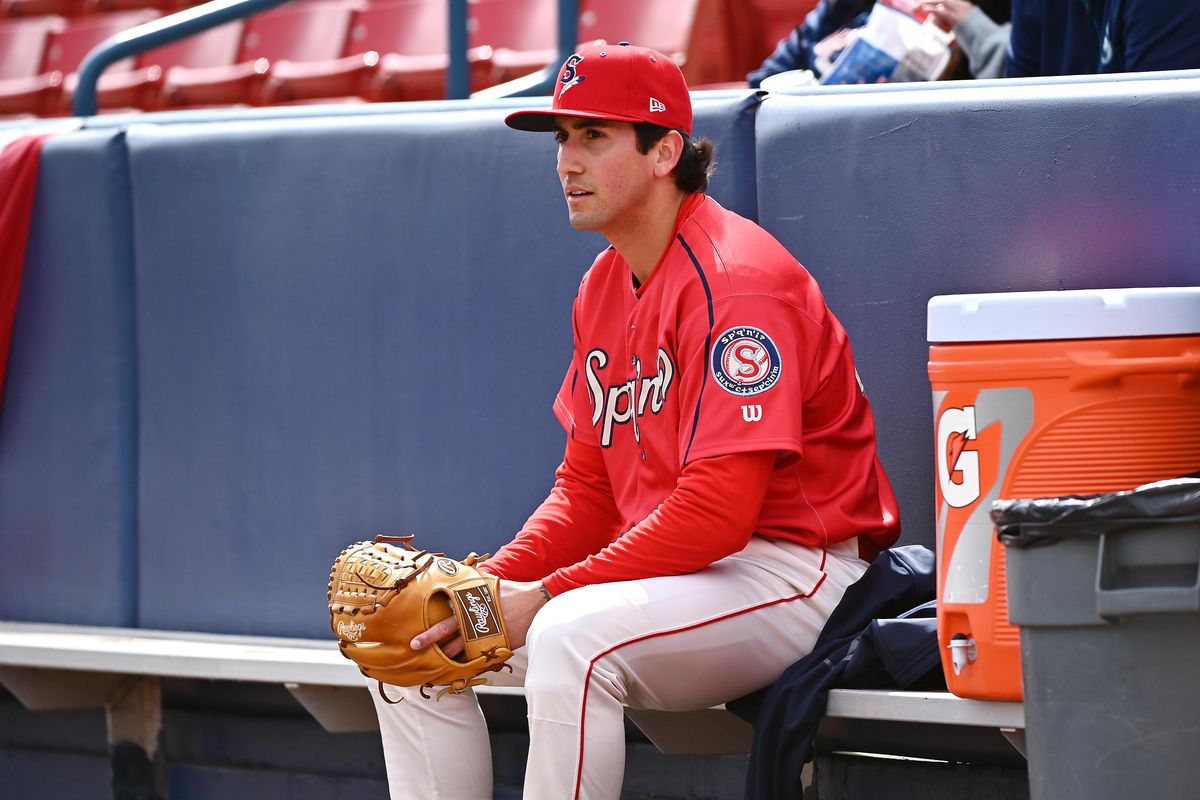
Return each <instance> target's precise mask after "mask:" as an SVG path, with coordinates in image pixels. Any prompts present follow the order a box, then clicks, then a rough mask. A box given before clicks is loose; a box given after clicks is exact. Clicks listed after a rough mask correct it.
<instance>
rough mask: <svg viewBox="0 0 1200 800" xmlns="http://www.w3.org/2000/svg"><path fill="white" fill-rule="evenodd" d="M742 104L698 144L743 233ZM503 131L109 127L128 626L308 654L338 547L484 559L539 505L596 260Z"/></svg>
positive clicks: (323, 123) (546, 177)
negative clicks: (399, 540) (133, 371)
mask: <svg viewBox="0 0 1200 800" xmlns="http://www.w3.org/2000/svg"><path fill="white" fill-rule="evenodd" d="M752 104H753V101H748V100H747V99H746V98H744V97H743V98H738V99H736V100H722V101H713V102H712V103H707V104H705V105H704V107H703V108H701V109H700V114H699V115H698V116H699V124H698V126H697V133H707V134H709V135H712V136H714V137H716V138H718V139H719V140H721V143H722V144H728V145H729V147H728V152H729V154H730V158H729V160H728V161H727V162H726V164H725V169H724V170H723V172H722V174H721V177H720V182H718V183H715V184H714V187H713V188H714V192H715V193H716V194H717V196H718V197H719V198H721V199H724V200H725V202H727V203H728V204H729V205H731V206H732V207H735V208H740V209H742V210H744V211H747V212H752V211H753V201H754V195H753V192H752V186H753V180H752V175H753V173H752V165H753V156H754V148H753V140H752V134H753V131H752V121H753V116H752ZM502 118H503V114H502V113H501V112H497V111H443V112H441V113H438V114H421V113H412V114H404V115H398V116H395V117H370V118H365V117H364V118H357V119H353V118H347V119H340V120H337V119H326V120H307V121H291V122H287V123H273V122H270V121H267V122H253V123H250V122H246V123H236V122H234V123H213V124H205V125H173V126H169V127H154V126H139V127H137V128H134V129H132V130H131V131H130V133H129V149H130V162H131V172H132V176H133V185H134V191H133V211H134V220H135V226H134V227H135V242H136V253H137V263H136V275H137V326H138V358H139V402H140V414H141V415H140V429H139V458H140V467H141V469H140V479H139V506H138V508H139V522H140V529H141V549H140V555H139V558H140V562H141V565H142V568H143V569H142V578H141V584H140V586H141V596H140V623H141V624H142V625H144V626H146V627H157V628H183V629H190V630H204V631H222V632H232V633H254V634H278V635H297V636H325V635H327V632H328V630H327V624H328V623H327V612H326V610H325V602H324V596H323V592H324V586H325V582H326V579H327V577H328V570H329V566H330V564H331V562H332V560H333V558H334V557H335V556H336V555H337V552H338V550H339V549H340V548H341V547H343V546H344V545H346V544H348V543H349V542H350V541H352V540H353V539H354V538H356V537H364V536H367V535H370V534H373V533H375V532H380V531H382V532H389V533H403V532H409V531H412V532H416V533H418V534H419V535H420V540H419V541H420V544H422V545H423V546H426V547H431V548H434V549H438V550H444V551H446V552H448V553H451V554H454V555H460V556H461V555H465V554H466V552H467V551H468V550H471V549H475V550H479V551H483V550H491V549H494V548H496V547H498V546H499V545H500V544H502V543H503V542H504V541H506V540H507V538H508V537H509V536H510V535H511V534H512V532H513V531H515V530H516V529H517V528H518V527H519V526H520V524H521V523H522V522H523V521H524V519H525V517H526V516H527V514H528V513H529V512H530V511H531V510H532V509H533V508H534V507H535V506H536V504H537V503H538V502H539V501H540V499H541V498H542V497H544V496H545V493H546V492H547V491H548V489H549V487H550V485H551V483H552V480H553V468H554V467H555V466H556V464H557V463H558V460H559V458H560V456H561V453H562V446H563V441H564V440H563V435H562V431H561V429H560V428H559V426H558V423H557V422H556V421H555V419H554V417H553V415H552V413H551V410H550V406H551V401H552V399H553V396H554V393H555V391H556V390H557V388H558V385H559V383H560V381H561V379H562V376H563V373H564V371H565V369H566V366H567V362H568V360H569V355H570V307H571V301H572V299H573V297H574V292H575V289H576V286H577V285H578V282H579V278H580V277H581V275H582V274H583V272H584V270H585V269H586V267H587V266H588V265H589V264H590V263H591V260H592V258H593V257H594V255H595V254H596V252H598V251H599V250H600V249H602V248H603V247H604V246H605V242H604V241H603V239H602V238H600V237H599V236H597V235H595V234H580V233H577V232H575V231H573V230H571V229H570V227H569V226H568V224H567V221H566V213H565V207H564V204H563V200H562V195H561V191H560V189H559V186H558V183H557V179H556V177H555V173H554V145H553V141H552V139H551V137H549V136H548V135H545V136H538V135H532V134H524V133H518V132H515V131H511V130H509V129H508V128H506V127H504V125H503V123H502ZM739 167H740V168H741V169H742V173H741V174H739V172H738V169H739ZM250 585H254V586H256V590H255V595H256V599H255V602H254V603H248V602H246V599H245V595H244V594H243V593H242V591H241V590H242V589H243V588H244V587H245V586H250Z"/></svg>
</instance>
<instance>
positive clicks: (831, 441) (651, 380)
mask: <svg viewBox="0 0 1200 800" xmlns="http://www.w3.org/2000/svg"><path fill="white" fill-rule="evenodd" d="M573 327H574V334H575V347H574V357H573V360H572V364H571V366H570V369H569V370H568V372H567V375H566V379H565V380H564V381H563V385H562V388H561V389H560V391H559V394H558V397H557V398H556V400H555V404H554V409H555V413H556V415H557V416H558V418H559V420H560V422H561V423H562V424H563V426H564V427H565V428H566V430H567V433H568V434H569V435H570V436H571V437H573V438H575V439H576V440H578V441H579V442H581V443H583V444H588V445H593V446H596V447H599V448H601V452H602V454H603V460H604V467H605V471H606V472H607V475H608V479H609V483H610V486H611V492H612V497H613V501H614V503H615V505H616V509H617V512H618V515H619V517H620V518H621V519H622V521H623V525H624V528H623V530H628V529H629V528H632V527H634V526H635V525H637V524H638V523H639V522H641V521H642V520H643V519H645V518H646V517H647V515H649V514H650V513H651V512H652V511H654V510H655V509H656V508H657V507H658V506H659V504H661V503H662V502H663V501H664V500H665V499H666V498H667V497H668V496H669V495H670V494H671V492H672V491H673V490H674V489H675V487H676V484H677V482H678V480H679V477H680V472H681V470H682V469H683V467H684V465H686V464H688V463H690V462H692V461H695V460H696V459H701V458H706V457H710V456H719V455H726V454H731V453H739V452H746V451H763V450H769V451H776V452H777V453H778V456H777V458H776V461H775V466H774V469H773V471H772V474H771V476H770V479H769V482H768V486H767V492H766V497H765V499H764V501H763V504H762V508H761V512H760V514H759V516H758V522H757V524H756V526H755V528H754V530H755V532H756V533H758V534H761V535H765V536H771V537H777V538H782V539H790V540H793V541H797V542H800V543H802V544H805V545H809V546H813V547H821V546H823V545H826V544H830V543H835V542H840V541H844V540H846V539H850V538H853V537H855V536H863V537H864V538H865V539H867V540H870V541H871V542H873V543H874V545H875V546H876V547H887V546H889V545H890V544H892V543H893V542H894V541H895V540H896V538H897V537H898V535H899V517H898V512H897V507H896V501H895V496H894V494H893V493H892V489H891V486H890V485H889V484H888V481H887V478H886V476H885V475H884V473H883V470H882V468H881V466H880V464H879V461H878V459H877V457H876V450H875V427H874V422H873V418H872V414H871V409H870V405H869V403H868V402H867V398H866V396H865V395H864V394H863V391H862V386H861V384H860V383H859V380H858V376H857V373H856V372H855V369H854V363H853V357H852V354H851V350H850V343H849V341H847V338H846V332H845V330H844V329H843V328H842V326H841V323H839V322H838V320H837V319H836V318H835V317H834V316H833V314H832V313H831V312H830V311H829V309H827V308H826V307H825V302H824V300H823V298H822V296H821V292H820V290H819V288H818V286H817V283H816V281H815V280H813V278H812V276H811V275H809V274H808V272H807V271H806V270H805V269H804V268H803V267H802V266H801V265H800V264H799V263H797V261H796V260H795V259H794V258H793V257H792V256H791V254H789V253H788V252H787V250H786V249H785V248H784V247H783V246H782V245H781V244H779V242H777V241H776V240H775V239H774V238H773V237H772V236H771V235H770V234H768V233H767V232H766V231H765V230H763V229H762V228H760V227H759V226H758V225H756V224H755V223H753V222H751V221H749V220H747V219H744V218H742V217H740V216H738V215H736V214H734V213H732V212H730V211H727V210H725V209H724V208H722V207H721V206H720V205H719V204H717V202H716V201H714V200H712V199H711V198H708V197H706V196H704V195H692V196H691V197H689V198H688V199H687V200H686V201H685V202H684V204H683V207H682V208H681V209H680V213H679V218H678V221H677V223H676V231H675V236H674V238H673V240H672V241H671V244H670V245H669V246H668V248H667V250H666V252H665V253H664V254H663V257H662V259H661V260H660V262H659V264H658V265H657V267H656V268H655V269H654V271H653V272H652V273H651V275H650V277H649V278H648V279H647V280H646V282H645V283H644V284H642V285H641V286H635V285H634V283H633V280H632V272H631V271H630V268H629V265H628V264H627V263H626V262H625V260H624V259H623V258H622V257H621V255H620V254H619V253H618V252H617V251H616V250H615V249H612V248H609V249H608V250H606V251H604V252H603V253H601V254H600V255H599V256H598V257H597V259H596V261H595V263H594V264H593V265H592V268H591V269H590V270H589V271H588V273H587V274H586V275H585V276H584V278H583V281H582V283H581V284H580V287H579V293H578V296H577V297H576V300H575V306H574V312H573ZM738 488H739V487H737V486H730V487H728V491H729V492H730V493H736V492H738Z"/></svg>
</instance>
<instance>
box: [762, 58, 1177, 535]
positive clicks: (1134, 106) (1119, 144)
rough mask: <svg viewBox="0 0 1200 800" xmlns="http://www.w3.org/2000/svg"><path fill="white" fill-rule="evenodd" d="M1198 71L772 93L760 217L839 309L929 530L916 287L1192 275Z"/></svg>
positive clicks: (886, 449)
mask: <svg viewBox="0 0 1200 800" xmlns="http://www.w3.org/2000/svg"><path fill="white" fill-rule="evenodd" d="M1198 135H1200V79H1196V78H1192V79H1184V80H1151V79H1143V80H1139V81H1132V82H1106V83H1095V84H1080V83H1074V84H1070V85H1055V84H1049V85H1046V84H1043V85H1010V86H997V87H992V88H988V89H986V90H980V89H978V88H974V87H970V86H969V85H968V86H966V87H964V88H944V87H943V88H938V89H931V90H928V91H920V90H912V89H909V90H905V91H896V92H889V91H873V92H853V93H843V94H834V95H831V96H813V95H810V96H794V97H789V96H779V95H777V96H771V97H768V98H767V99H766V100H765V101H764V103H763V106H762V108H761V110H760V111H759V115H758V120H757V137H758V159H757V164H758V198H759V217H760V221H761V222H762V224H763V225H764V226H765V227H766V228H768V229H769V230H770V231H771V232H772V233H774V234H775V235H776V236H777V237H778V238H779V239H780V240H781V241H782V242H783V243H784V244H785V245H786V246H787V247H788V248H789V249H790V250H791V251H792V252H793V253H794V254H795V255H796V256H797V257H798V258H799V260H800V261H801V262H802V263H803V264H804V265H805V266H806V267H808V269H809V270H810V271H811V272H812V274H813V275H814V276H815V277H816V278H817V280H818V281H819V282H820V284H821V286H822V288H823V289H824V292H825V298H826V302H827V304H828V305H829V307H830V308H831V309H832V310H833V311H834V313H835V314H837V316H838V317H839V318H840V319H841V320H842V322H843V323H844V324H845V326H846V329H847V331H848V332H849V334H850V339H851V342H852V344H853V346H854V351H855V356H856V360H857V363H858V367H859V371H860V373H861V375H862V378H863V381H864V383H865V385H866V389H867V393H868V395H869V396H870V398H871V402H872V405H873V406H874V408H875V415H876V421H877V424H878V428H879V441H880V450H881V455H882V458H883V461H884V464H885V466H886V467H887V470H888V473H889V475H890V476H891V478H892V481H893V483H894V484H895V486H896V490H897V494H898V495H899V497H900V503H901V513H902V520H903V525H904V535H903V541H905V542H908V543H923V544H926V545H929V546H932V545H933V538H934V537H933V480H934V479H933V446H932V437H933V434H932V418H931V415H932V410H931V409H932V403H931V398H930V389H929V381H928V377H927V372H926V363H927V357H928V349H927V344H926V341H925V306H926V302H927V301H928V299H929V298H930V297H931V296H933V295H938V294H954V293H962V292H997V291H1025V290H1044V289H1078V288H1092V287H1113V288H1118V287H1130V286H1178V285H1193V284H1197V283H1200V225H1198V224H1197V220H1198V219H1200V158H1197V155H1196V147H1195V143H1196V141H1197V137H1198Z"/></svg>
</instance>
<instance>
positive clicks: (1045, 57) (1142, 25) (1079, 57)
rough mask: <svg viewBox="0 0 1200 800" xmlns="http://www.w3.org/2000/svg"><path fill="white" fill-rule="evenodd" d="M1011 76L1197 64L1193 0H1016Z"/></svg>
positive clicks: (1197, 16) (1199, 43) (1199, 44)
mask: <svg viewBox="0 0 1200 800" xmlns="http://www.w3.org/2000/svg"><path fill="white" fill-rule="evenodd" d="M1012 23H1013V27H1012V38H1011V39H1010V40H1009V45H1008V59H1007V65H1008V66H1007V71H1008V76H1009V77H1010V78H1020V77H1030V76H1039V75H1090V74H1094V73H1101V72H1149V71H1153V70H1168V69H1198V68H1200V3H1198V2H1196V0H1013V20H1012Z"/></svg>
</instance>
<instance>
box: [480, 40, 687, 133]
mask: <svg viewBox="0 0 1200 800" xmlns="http://www.w3.org/2000/svg"><path fill="white" fill-rule="evenodd" d="M560 115H563V116H569V117H586V118H588V119H611V120H615V121H617V122H651V123H653V124H655V125H662V126H663V127H664V128H671V129H673V130H681V131H683V132H684V133H686V134H687V135H688V136H691V135H692V98H691V95H690V94H689V93H688V87H687V81H685V80H684V79H683V73H682V72H680V71H679V67H678V66H677V65H676V64H675V62H674V61H672V60H671V59H670V58H669V57H667V56H665V55H663V54H662V53H660V52H658V51H657V50H651V49H650V48H648V47H635V46H633V45H631V44H630V43H629V42H620V43H618V44H615V45H613V44H606V43H604V42H600V43H599V44H594V45H591V46H589V47H585V48H583V49H582V50H580V51H579V52H578V53H576V54H575V55H573V56H571V57H570V58H568V59H567V61H566V63H565V64H563V66H562V71H561V72H560V73H559V76H558V83H557V85H555V87H554V102H553V103H552V104H551V106H550V108H548V109H537V110H529V111H516V112H514V113H512V114H509V115H508V117H507V118H505V120H504V122H505V123H506V124H507V125H508V126H509V127H510V128H516V129H517V130H521V131H552V130H554V118H555V117H556V116H560Z"/></svg>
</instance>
